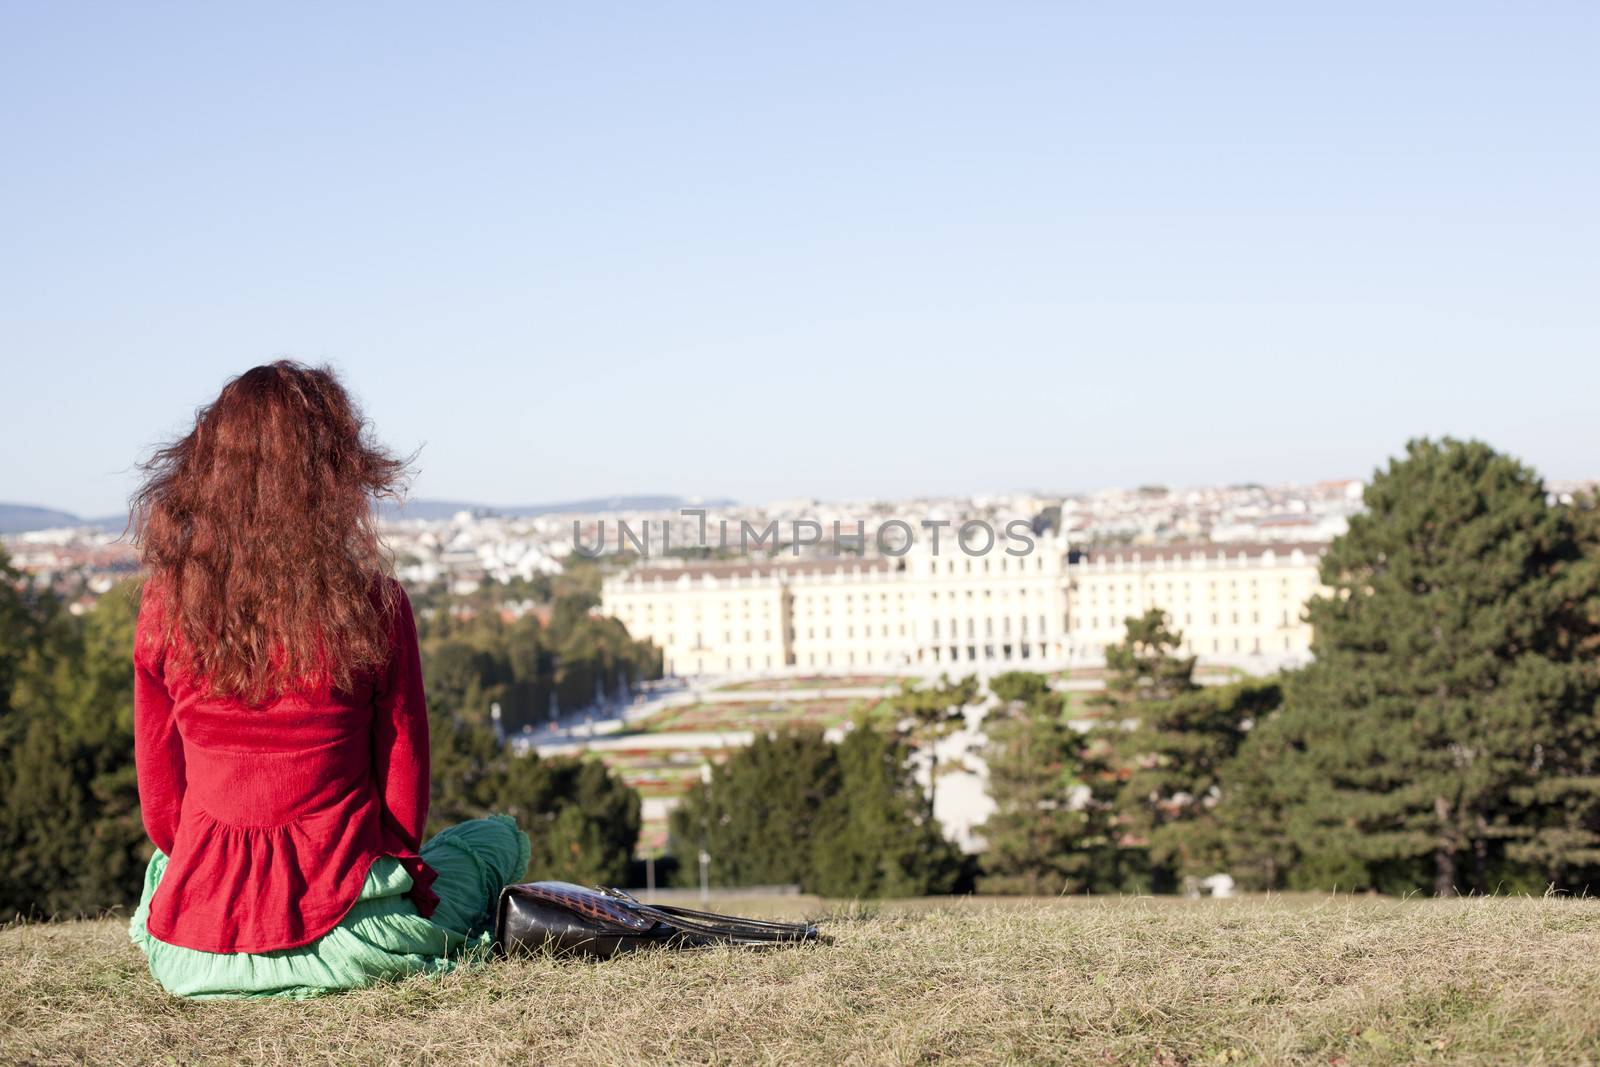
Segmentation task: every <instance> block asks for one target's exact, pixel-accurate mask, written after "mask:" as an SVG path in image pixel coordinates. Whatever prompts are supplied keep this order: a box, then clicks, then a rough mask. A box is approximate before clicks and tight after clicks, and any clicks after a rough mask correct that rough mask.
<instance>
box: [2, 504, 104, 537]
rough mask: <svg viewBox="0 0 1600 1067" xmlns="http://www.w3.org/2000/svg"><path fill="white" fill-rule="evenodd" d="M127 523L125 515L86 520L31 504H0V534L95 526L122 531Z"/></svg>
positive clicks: (68, 513) (65, 512)
mask: <svg viewBox="0 0 1600 1067" xmlns="http://www.w3.org/2000/svg"><path fill="white" fill-rule="evenodd" d="M127 521H128V519H127V516H126V515H116V516H109V515H108V516H106V517H104V518H99V519H86V518H84V517H82V516H81V515H74V514H72V513H71V512H70V511H56V510H54V509H53V508H38V507H34V506H33V505H32V504H3V503H0V534H14V533H27V532H28V531H29V530H59V529H60V528H62V527H63V526H96V527H100V528H102V529H112V528H115V529H118V530H120V529H122V526H123V524H124V523H126V522H127Z"/></svg>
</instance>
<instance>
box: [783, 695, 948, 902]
mask: <svg viewBox="0 0 1600 1067" xmlns="http://www.w3.org/2000/svg"><path fill="white" fill-rule="evenodd" d="M834 755H835V757H836V759H837V761H838V766H839V791H838V793H836V794H835V795H834V796H833V797H831V798H828V799H827V800H825V801H824V803H823V805H822V810H821V811H820V812H819V813H818V825H819V828H820V832H819V833H817V834H816V836H815V837H814V838H813V841H812V859H811V868H812V871H811V875H810V876H809V877H808V878H807V879H806V880H805V884H806V887H807V888H808V889H809V890H810V891H811V892H814V893H820V894H822V895H823V896H827V897H912V896H925V895H927V894H929V893H948V892H950V890H951V889H952V888H953V887H954V885H955V882H956V879H957V877H958V876H959V875H960V871H961V857H960V854H959V852H958V851H957V849H956V847H955V846H954V845H953V844H951V843H950V842H949V841H947V840H946V839H945V837H944V835H943V833H942V832H941V831H940V829H939V825H938V823H936V822H935V821H933V820H932V819H931V818H929V816H928V814H927V811H926V809H925V807H924V804H923V801H922V791H921V789H920V788H919V787H918V786H917V784H916V781H915V779H914V778H913V777H912V775H911V774H910V772H909V770H908V767H907V760H906V756H907V753H906V750H905V744H904V742H903V741H902V740H901V739H900V738H899V737H897V736H895V735H892V734H886V733H883V732H881V731H879V730H875V729H873V728H872V727H871V726H869V725H867V724H866V723H865V722H857V723H856V724H855V725H854V727H853V728H852V729H851V730H850V731H849V732H847V733H846V734H845V736H844V739H843V740H842V741H840V742H839V744H838V745H837V746H836V747H835V749H834Z"/></svg>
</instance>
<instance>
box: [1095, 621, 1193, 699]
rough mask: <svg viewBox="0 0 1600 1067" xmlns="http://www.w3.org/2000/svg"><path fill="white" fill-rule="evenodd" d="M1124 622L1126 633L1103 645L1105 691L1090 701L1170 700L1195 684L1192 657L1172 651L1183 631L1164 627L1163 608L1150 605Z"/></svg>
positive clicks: (1175, 650)
mask: <svg viewBox="0 0 1600 1067" xmlns="http://www.w3.org/2000/svg"><path fill="white" fill-rule="evenodd" d="M1124 622H1125V623H1126V625H1127V633H1126V636H1124V637H1123V639H1122V640H1121V641H1120V642H1118V643H1117V644H1114V645H1109V646H1107V648H1106V671H1107V676H1106V688H1105V693H1104V694H1103V695H1101V696H1100V697H1099V698H1098V699H1096V700H1095V701H1093V703H1096V704H1100V705H1113V706H1117V707H1127V706H1129V705H1139V704H1144V703H1147V702H1149V701H1152V700H1171V699H1172V698H1173V697H1175V696H1177V695H1179V694H1180V693H1187V692H1189V691H1191V690H1193V689H1194V688H1195V682H1194V663H1195V658H1194V657H1193V656H1179V655H1177V654H1176V652H1177V650H1178V649H1180V648H1182V647H1183V634H1181V633H1178V632H1176V631H1174V630H1172V629H1170V628H1169V627H1168V625H1167V614H1166V612H1164V611H1162V610H1161V609H1160V608H1151V609H1150V610H1149V611H1147V612H1145V613H1144V614H1143V615H1130V616H1129V617H1128V618H1127V619H1126V620H1124Z"/></svg>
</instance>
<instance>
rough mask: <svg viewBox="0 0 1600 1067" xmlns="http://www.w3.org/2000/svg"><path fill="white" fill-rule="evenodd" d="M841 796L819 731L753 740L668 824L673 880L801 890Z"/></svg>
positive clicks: (829, 749) (830, 752)
mask: <svg viewBox="0 0 1600 1067" xmlns="http://www.w3.org/2000/svg"><path fill="white" fill-rule="evenodd" d="M839 789H840V771H839V762H838V758H837V756H836V754H835V752H834V747H833V745H832V744H830V743H829V742H828V741H826V740H824V739H823V736H822V734H821V732H820V731H817V730H794V731H787V732H783V733H774V734H765V735H757V736H756V738H755V739H754V740H753V741H752V742H751V743H750V744H749V745H748V746H746V747H745V748H742V749H739V750H738V751H736V752H734V753H733V754H732V755H730V756H729V757H728V759H727V760H726V761H725V762H723V763H722V764H721V765H720V766H718V767H714V768H713V769H712V771H711V781H710V782H709V783H708V784H705V785H702V786H695V787H693V788H692V789H691V790H690V792H689V794H688V796H687V797H686V798H685V800H684V802H683V803H682V804H681V805H679V806H678V807H677V808H676V809H675V810H674V811H673V812H672V815H671V816H670V827H669V829H670V833H671V836H672V842H673V846H672V849H673V852H674V853H676V854H677V856H678V857H679V865H678V878H679V880H680V881H681V882H682V883H683V884H686V885H693V884H696V883H697V881H698V879H699V877H700V873H699V867H698V856H699V853H700V851H701V850H702V849H704V850H705V851H706V852H707V853H709V854H710V857H711V868H710V872H709V874H710V878H711V881H712V883H713V884H715V885H727V886H739V885H788V884H799V885H807V884H808V883H809V882H810V881H811V880H812V879H811V863H812V856H813V850H812V844H813V841H814V840H815V839H816V837H815V835H816V834H817V832H818V830H819V816H820V813H821V812H822V810H823V808H824V805H825V804H826V802H827V801H828V799H829V798H830V797H833V796H837V795H838V793H839Z"/></svg>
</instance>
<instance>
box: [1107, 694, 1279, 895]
mask: <svg viewBox="0 0 1600 1067" xmlns="http://www.w3.org/2000/svg"><path fill="white" fill-rule="evenodd" d="M1282 700H1283V693H1282V689H1281V687H1280V686H1279V684H1278V683H1277V682H1275V681H1267V682H1255V681H1251V682H1241V683H1238V684H1235V685H1228V686H1217V687H1214V688H1210V689H1191V690H1188V691H1185V692H1181V693H1179V694H1178V695H1176V696H1173V697H1171V698H1169V699H1167V700H1153V701H1147V702H1144V703H1141V704H1140V705H1139V719H1138V725H1137V726H1136V727H1135V728H1134V729H1133V731H1132V732H1130V733H1127V734H1125V735H1123V736H1121V737H1120V738H1119V741H1120V748H1121V750H1122V752H1123V753H1124V758H1123V762H1124V764H1125V766H1126V768H1127V772H1126V773H1127V777H1126V779H1125V780H1124V781H1123V783H1122V787H1121V790H1120V792H1119V795H1118V797H1117V808H1118V811H1119V813H1120V816H1121V822H1120V825H1121V827H1122V829H1123V831H1124V832H1125V833H1126V834H1128V835H1129V836H1130V837H1132V838H1135V839H1138V840H1142V841H1144V842H1145V847H1146V849H1147V851H1148V855H1149V863H1150V877H1151V883H1152V888H1155V889H1157V890H1160V891H1171V890H1175V889H1177V888H1179V886H1180V884H1181V880H1182V878H1184V877H1185V876H1203V875H1207V874H1213V873H1215V872H1217V871H1219V870H1221V869H1222V866H1223V864H1224V863H1225V862H1226V859H1225V853H1224V850H1223V847H1222V846H1223V841H1222V834H1221V831H1220V828H1219V826H1218V823H1217V819H1216V817H1215V810H1216V808H1217V806H1218V804H1219V803H1220V801H1221V800H1222V796H1223V789H1224V776H1225V774H1226V773H1227V770H1228V768H1229V767H1230V765H1231V764H1232V761H1233V760H1234V758H1235V756H1236V755H1237V754H1238V752H1239V749H1240V747H1241V746H1242V745H1243V744H1244V741H1245V739H1246V738H1247V737H1248V736H1249V734H1250V731H1251V729H1252V728H1253V727H1254V726H1255V725H1256V724H1258V723H1260V722H1261V721H1262V720H1263V719H1264V718H1265V717H1266V716H1267V715H1269V714H1271V713H1272V712H1273V711H1275V710H1277V708H1278V706H1279V705H1280V704H1281V703H1282Z"/></svg>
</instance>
